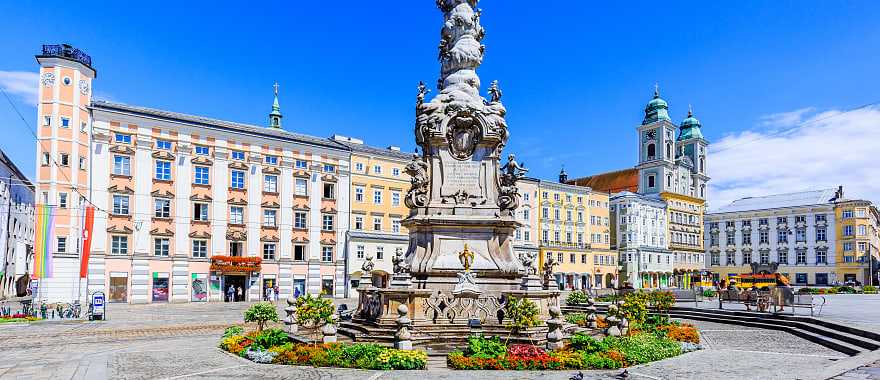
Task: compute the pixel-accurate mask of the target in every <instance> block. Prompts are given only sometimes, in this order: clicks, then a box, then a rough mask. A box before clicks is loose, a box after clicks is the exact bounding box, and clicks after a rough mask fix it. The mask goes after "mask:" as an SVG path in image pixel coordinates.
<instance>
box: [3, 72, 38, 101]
mask: <svg viewBox="0 0 880 380" xmlns="http://www.w3.org/2000/svg"><path fill="white" fill-rule="evenodd" d="M37 86H39V74H38V73H35V72H31V71H2V70H0V88H3V90H4V91H6V93H8V94H9V95H11V96H18V97H19V98H21V100H22V101H23V102H25V103H26V104H28V105H31V106H36V105H37V97H38V96H39V95H38V93H37V91H38V87H37Z"/></svg>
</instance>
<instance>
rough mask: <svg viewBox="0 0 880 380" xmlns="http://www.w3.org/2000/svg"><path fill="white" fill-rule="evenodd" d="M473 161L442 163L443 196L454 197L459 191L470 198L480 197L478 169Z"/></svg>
mask: <svg viewBox="0 0 880 380" xmlns="http://www.w3.org/2000/svg"><path fill="white" fill-rule="evenodd" d="M481 166H482V164H481V163H480V162H474V161H455V160H450V161H448V162H444V163H443V169H444V170H443V191H442V194H443V195H455V194H456V193H458V192H459V191H461V192H463V193H466V194H468V195H471V196H482V191H481V190H480V189H481V187H480V168H481Z"/></svg>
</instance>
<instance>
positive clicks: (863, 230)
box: [859, 225, 868, 236]
mask: <svg viewBox="0 0 880 380" xmlns="http://www.w3.org/2000/svg"><path fill="white" fill-rule="evenodd" d="M867 234H868V228H867V226H864V225H861V226H859V236H865V235H867Z"/></svg>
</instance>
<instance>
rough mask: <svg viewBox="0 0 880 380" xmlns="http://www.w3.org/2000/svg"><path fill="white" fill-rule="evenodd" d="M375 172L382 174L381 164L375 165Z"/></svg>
mask: <svg viewBox="0 0 880 380" xmlns="http://www.w3.org/2000/svg"><path fill="white" fill-rule="evenodd" d="M373 173H375V174H382V167H381V166H379V165H373Z"/></svg>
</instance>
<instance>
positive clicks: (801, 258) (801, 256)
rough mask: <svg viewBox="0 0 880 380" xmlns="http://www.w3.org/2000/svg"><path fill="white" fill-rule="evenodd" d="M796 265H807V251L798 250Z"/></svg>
mask: <svg viewBox="0 0 880 380" xmlns="http://www.w3.org/2000/svg"><path fill="white" fill-rule="evenodd" d="M796 259H797V263H798V264H806V263H807V251H806V250H803V249H799V250H798V251H797V257H796Z"/></svg>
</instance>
